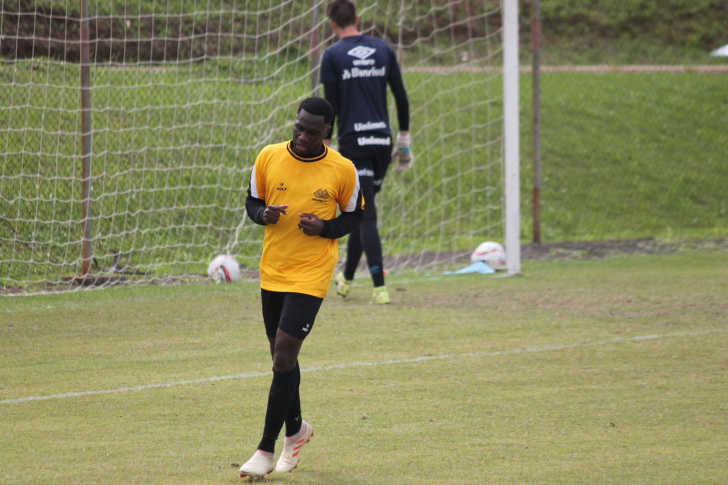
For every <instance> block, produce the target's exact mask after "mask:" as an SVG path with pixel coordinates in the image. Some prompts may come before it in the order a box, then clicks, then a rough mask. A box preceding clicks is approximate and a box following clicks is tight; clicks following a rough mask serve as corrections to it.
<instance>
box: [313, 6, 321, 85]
mask: <svg viewBox="0 0 728 485" xmlns="http://www.w3.org/2000/svg"><path fill="white" fill-rule="evenodd" d="M312 1H313V20H312V21H311V22H312V23H313V25H312V27H313V28H312V29H311V30H312V31H311V92H312V94H313V96H318V95H319V62H320V61H319V59H320V57H321V54H320V52H319V50H320V48H321V40H320V38H319V30H320V29H319V25H318V24H319V20H320V18H321V15H320V12H319V2H318V1H317V0H312Z"/></svg>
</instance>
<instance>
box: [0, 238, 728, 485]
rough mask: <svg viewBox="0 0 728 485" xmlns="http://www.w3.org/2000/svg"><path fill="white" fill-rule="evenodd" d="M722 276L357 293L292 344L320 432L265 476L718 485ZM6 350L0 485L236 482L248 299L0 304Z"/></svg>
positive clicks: (250, 390) (438, 285)
mask: <svg viewBox="0 0 728 485" xmlns="http://www.w3.org/2000/svg"><path fill="white" fill-rule="evenodd" d="M727 271H728V255H726V254H725V253H716V252H704V253H701V252H698V253H690V254H676V255H671V256H649V257H646V256H635V257H622V258H614V259H610V260H603V261H592V262H583V261H565V262H559V263H549V262H538V263H537V262H526V263H525V264H524V272H523V273H524V274H523V276H522V277H513V278H498V277H490V276H482V275H479V276H474V275H464V276H442V275H439V274H435V273H433V274H430V275H420V276H415V275H413V274H409V273H402V274H399V275H394V276H392V277H390V280H389V282H388V283H389V287H390V289H391V294H392V297H393V300H394V302H393V304H391V305H389V306H388V307H384V308H380V307H376V308H374V307H372V306H370V305H369V304H368V296H369V294H370V291H371V290H370V285H369V283H368V281H365V280H356V281H355V286H354V290H353V294H352V295H351V296H350V297H349V298H348V299H347V300H345V301H343V300H341V299H339V298H338V297H336V295H333V294H332V295H329V297H327V299H326V301H325V302H324V305H323V306H322V309H321V312H320V314H319V317H318V319H317V322H316V325H315V327H314V331H313V333H312V335H311V337H310V338H309V339H308V340H307V341H306V343H305V344H304V347H303V352H302V355H301V365H302V369H303V370H304V374H303V376H302V399H303V403H304V417H305V419H307V420H309V421H310V422H312V423H313V425H314V427H315V429H316V436H315V437H314V439H313V440H312V442H311V444H310V445H309V446H308V447H307V448H306V449H304V453H303V458H302V462H301V466H300V467H299V469H298V470H296V471H295V472H294V473H293V474H291V475H284V476H277V475H272V476H271V477H270V478H269V480H271V482H272V483H333V484H337V483H340V484H352V483H361V484H363V483H367V484H369V483H473V484H476V483H477V484H480V483H606V482H615V483H674V484H682V483H723V482H725V481H726V480H728V472H726V469H725V455H726V451H727V450H728V434H726V427H727V426H728V418H727V416H728V412H727V411H728V409H727V407H726V406H727V405H726V400H725V388H726V386H727V385H728V378H727V377H726V376H727V374H726V372H725V370H726V366H728V357H727V356H728V337H727V334H726V331H725V329H726V324H728V319H727V315H728V307H726V301H728V280H726V278H725V275H726V272H727ZM0 333H1V335H2V337H1V338H0V428H2V429H3V433H2V434H0V449H2V450H3V451H2V457H3V459H2V466H0V482H3V483H39V482H42V481H54V482H56V483H79V482H81V483H98V482H102V481H103V482H106V483H140V482H143V483H169V482H178V483H240V479H239V478H238V477H237V473H236V471H237V470H236V467H235V466H233V465H232V464H238V465H239V464H241V463H242V462H244V461H245V460H246V459H247V458H248V455H250V454H251V453H252V452H253V450H254V448H255V446H256V444H257V440H258V439H259V434H260V429H261V426H262V420H263V410H264V406H265V399H266V395H267V391H268V386H269V382H270V377H269V375H268V374H267V372H268V371H269V369H270V357H269V355H267V344H266V342H265V337H264V335H263V329H262V324H261V323H260V308H259V296H258V290H257V285H256V284H255V283H253V282H248V283H242V284H238V285H225V286H214V285H199V286H180V287H154V286H150V287H133V288H132V287H130V288H118V289H111V290H106V291H95V292H79V293H67V294H56V295H42V296H37V297H33V298H22V297H21V298H6V299H4V300H3V305H2V307H0ZM339 364H341V367H340V368H333V367H332V366H337V365H339ZM259 373H260V374H264V375H259ZM241 374H242V375H241ZM224 376H233V377H231V378H230V379H224V380H214V378H215V377H224ZM235 376H237V377H235ZM195 379H199V381H197V382H190V383H186V384H178V385H172V386H170V387H146V388H144V389H141V390H129V389H127V390H124V388H130V387H134V386H154V385H159V386H163V385H165V384H167V383H180V382H182V381H194V380H195ZM105 390H111V391H115V392H110V393H101V394H99V393H98V391H105ZM84 392H88V393H90V394H88V395H81V396H66V397H57V398H53V399H47V400H33V401H23V402H17V400H18V399H21V398H28V397H34V396H36V397H43V396H57V395H63V394H67V393H84ZM372 463H377V465H376V466H373V465H372Z"/></svg>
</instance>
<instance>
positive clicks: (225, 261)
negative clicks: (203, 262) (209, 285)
mask: <svg viewBox="0 0 728 485" xmlns="http://www.w3.org/2000/svg"><path fill="white" fill-rule="evenodd" d="M207 274H209V275H210V278H212V280H213V281H214V282H215V283H237V282H238V281H240V280H241V278H240V265H239V264H238V262H237V261H235V258H233V257H232V256H228V255H226V254H222V255H220V256H218V257H216V258H215V259H213V260H212V263H210V266H208V267H207Z"/></svg>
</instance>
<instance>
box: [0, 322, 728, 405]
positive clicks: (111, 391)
mask: <svg viewBox="0 0 728 485" xmlns="http://www.w3.org/2000/svg"><path fill="white" fill-rule="evenodd" d="M725 332H728V329H712V330H696V331H693V332H675V333H669V334H650V335H638V336H636V337H617V338H612V339H607V340H594V341H585V342H576V343H573V344H555V345H544V346H538V347H522V348H517V349H511V350H496V351H491V352H468V353H464V354H442V355H427V356H422V357H414V358H410V359H390V360H379V361H371V362H349V363H343V364H336V365H327V366H321V367H311V368H308V369H301V372H324V371H329V370H338V369H353V368H357V367H376V366H386V365H398V364H414V363H419V362H428V361H433V360H446V359H459V358H472V357H497V356H501V355H518V354H532V353H539V352H550V351H554V350H567V349H573V348H578V347H589V346H597V345H609V344H615V343H625V342H641V341H646V340H657V339H663V338H673V337H697V336H700V335H710V334H716V333H725ZM270 375H272V373H271V372H252V373H244V374H232V375H228V376H213V377H205V378H202V379H191V380H186V381H175V382H165V383H159V384H147V385H143V386H133V387H120V388H117V389H105V390H100V391H84V392H67V393H63V394H51V395H48V396H30V397H19V398H15V399H5V400H2V401H0V405H4V404H19V403H23V402H29V401H48V400H51V399H68V398H74V397H85V396H98V395H102V394H119V393H124V392H138V391H146V390H149V389H159V388H169V387H178V386H188V385H192V384H202V383H207V382H218V381H228V380H233V379H252V378H256V377H265V376H270Z"/></svg>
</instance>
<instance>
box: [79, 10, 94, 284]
mask: <svg viewBox="0 0 728 485" xmlns="http://www.w3.org/2000/svg"><path fill="white" fill-rule="evenodd" d="M88 2H89V0H81V177H82V178H83V180H82V182H81V187H82V202H81V204H82V207H83V242H82V244H81V259H82V260H83V266H82V274H83V275H84V276H85V275H87V274H89V272H90V270H91V262H92V260H93V254H92V247H91V235H92V226H91V223H92V216H91V63H90V56H89V50H90V36H89V7H88Z"/></svg>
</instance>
